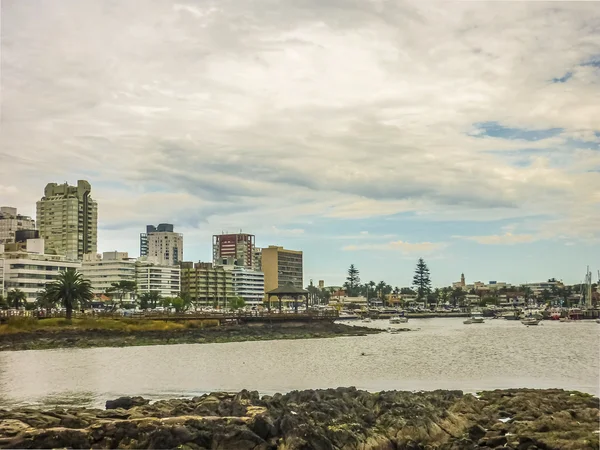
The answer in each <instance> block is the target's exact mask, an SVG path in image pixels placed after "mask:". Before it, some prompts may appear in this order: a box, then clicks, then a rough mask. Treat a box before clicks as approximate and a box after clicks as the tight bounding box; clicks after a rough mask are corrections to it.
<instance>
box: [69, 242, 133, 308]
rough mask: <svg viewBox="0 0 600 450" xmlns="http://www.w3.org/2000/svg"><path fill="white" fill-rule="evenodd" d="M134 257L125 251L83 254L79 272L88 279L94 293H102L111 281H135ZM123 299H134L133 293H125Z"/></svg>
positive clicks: (110, 284) (109, 285)
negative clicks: (130, 256)
mask: <svg viewBox="0 0 600 450" xmlns="http://www.w3.org/2000/svg"><path fill="white" fill-rule="evenodd" d="M135 264H136V259H135V258H129V255H128V254H127V252H104V253H102V254H97V253H88V254H86V255H84V256H83V263H82V265H81V273H82V274H83V276H84V278H85V279H87V280H89V281H90V283H91V285H92V292H93V293H94V294H104V293H106V290H107V289H109V288H110V287H111V286H112V284H113V283H118V282H120V281H136V270H135ZM123 300H124V301H133V300H135V293H132V294H126V295H125V297H123Z"/></svg>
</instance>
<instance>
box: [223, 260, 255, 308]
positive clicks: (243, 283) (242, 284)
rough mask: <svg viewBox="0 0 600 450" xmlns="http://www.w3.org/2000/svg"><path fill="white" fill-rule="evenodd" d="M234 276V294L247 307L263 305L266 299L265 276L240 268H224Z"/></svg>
mask: <svg viewBox="0 0 600 450" xmlns="http://www.w3.org/2000/svg"><path fill="white" fill-rule="evenodd" d="M223 267H224V268H225V269H226V270H230V271H231V274H232V276H233V294H234V295H235V296H236V297H241V298H243V299H244V301H245V302H246V304H247V305H250V306H257V305H262V303H263V300H264V297H265V274H264V273H262V272H259V271H257V270H251V269H246V268H245V267H240V266H223Z"/></svg>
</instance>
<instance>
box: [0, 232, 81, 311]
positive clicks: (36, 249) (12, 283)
mask: <svg viewBox="0 0 600 450" xmlns="http://www.w3.org/2000/svg"><path fill="white" fill-rule="evenodd" d="M9 246H15V247H16V250H15V251H13V250H11V249H9V248H7V247H9ZM44 247H45V243H44V240H43V239H27V241H26V242H25V246H24V247H21V246H18V247H17V246H16V244H7V245H5V244H0V294H2V295H4V296H5V297H6V295H7V294H8V292H10V291H12V290H13V289H19V290H21V291H23V292H24V293H25V295H26V296H27V301H28V302H33V301H35V300H36V297H37V294H38V293H39V292H40V291H42V290H43V289H44V288H45V287H46V285H47V284H48V283H52V282H53V281H54V280H56V279H57V278H58V275H59V274H60V272H63V271H65V270H67V269H70V268H73V269H77V270H79V269H80V268H81V262H80V261H70V260H67V259H66V258H65V257H64V256H62V255H45V254H44Z"/></svg>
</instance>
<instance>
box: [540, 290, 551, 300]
mask: <svg viewBox="0 0 600 450" xmlns="http://www.w3.org/2000/svg"><path fill="white" fill-rule="evenodd" d="M541 297H542V300H543V301H544V302H549V301H550V299H551V298H552V294H551V293H550V291H549V290H548V289H544V290H543V291H542V293H541Z"/></svg>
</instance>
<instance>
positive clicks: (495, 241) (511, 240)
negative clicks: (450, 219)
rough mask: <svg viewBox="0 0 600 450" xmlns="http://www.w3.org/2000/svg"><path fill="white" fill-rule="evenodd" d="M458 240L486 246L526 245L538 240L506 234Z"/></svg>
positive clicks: (526, 236)
mask: <svg viewBox="0 0 600 450" xmlns="http://www.w3.org/2000/svg"><path fill="white" fill-rule="evenodd" d="M454 237H456V238H461V239H467V240H470V241H475V242H477V243H479V244H484V245H514V244H524V243H529V242H533V241H536V240H537V239H538V238H536V237H535V236H533V235H531V234H512V233H510V232H506V233H504V234H492V235H489V236H454Z"/></svg>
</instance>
